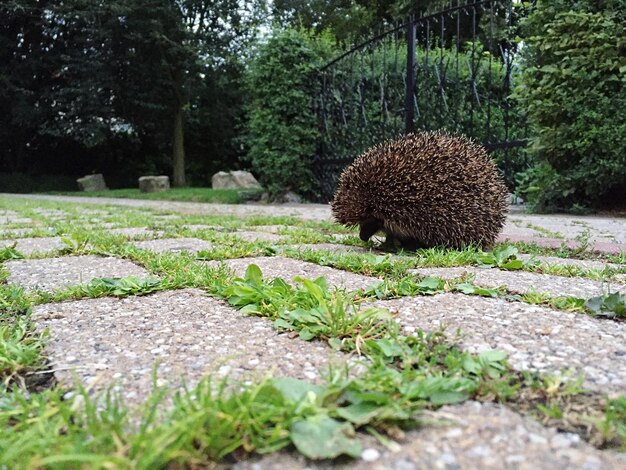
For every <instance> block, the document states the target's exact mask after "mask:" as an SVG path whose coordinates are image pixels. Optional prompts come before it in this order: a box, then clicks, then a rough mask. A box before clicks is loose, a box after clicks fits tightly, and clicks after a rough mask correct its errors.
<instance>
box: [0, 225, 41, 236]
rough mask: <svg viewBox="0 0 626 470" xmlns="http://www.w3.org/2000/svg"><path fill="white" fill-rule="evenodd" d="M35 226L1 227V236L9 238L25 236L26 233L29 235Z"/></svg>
mask: <svg viewBox="0 0 626 470" xmlns="http://www.w3.org/2000/svg"><path fill="white" fill-rule="evenodd" d="M33 230H34V227H32V228H5V229H3V228H0V238H8V237H23V236H24V235H28V234H30V233H32V231H33Z"/></svg>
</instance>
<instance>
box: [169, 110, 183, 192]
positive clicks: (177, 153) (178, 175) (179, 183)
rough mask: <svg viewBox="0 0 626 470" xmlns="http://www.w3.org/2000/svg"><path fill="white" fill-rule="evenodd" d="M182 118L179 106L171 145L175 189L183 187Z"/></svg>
mask: <svg viewBox="0 0 626 470" xmlns="http://www.w3.org/2000/svg"><path fill="white" fill-rule="evenodd" d="M183 117H184V111H183V107H182V106H180V107H179V108H178V109H177V110H176V115H175V116H174V142H173V145H172V159H173V163H174V175H173V176H174V178H173V181H172V186H174V187H176V188H181V187H184V186H185V142H184V139H185V134H184V130H183Z"/></svg>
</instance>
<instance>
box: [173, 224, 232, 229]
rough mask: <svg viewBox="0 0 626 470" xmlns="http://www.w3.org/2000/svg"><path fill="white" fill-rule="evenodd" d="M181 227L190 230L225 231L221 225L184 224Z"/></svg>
mask: <svg viewBox="0 0 626 470" xmlns="http://www.w3.org/2000/svg"><path fill="white" fill-rule="evenodd" d="M181 227H182V228H186V229H189V230H223V228H222V227H220V226H219V225H204V224H191V225H189V224H183V225H181Z"/></svg>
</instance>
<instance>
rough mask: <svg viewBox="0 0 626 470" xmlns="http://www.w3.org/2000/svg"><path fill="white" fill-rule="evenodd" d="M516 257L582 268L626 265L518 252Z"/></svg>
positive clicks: (614, 267)
mask: <svg viewBox="0 0 626 470" xmlns="http://www.w3.org/2000/svg"><path fill="white" fill-rule="evenodd" d="M516 256H517V258H518V259H521V260H524V261H528V260H531V259H534V260H537V261H538V262H539V263H541V264H547V265H557V266H558V265H561V266H578V267H579V268H583V269H604V268H611V269H620V268H626V265H619V264H614V263H607V262H605V261H601V260H593V259H572V258H559V257H558V256H541V255H527V254H518V255H516Z"/></svg>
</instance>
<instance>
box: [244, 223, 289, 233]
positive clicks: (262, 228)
mask: <svg viewBox="0 0 626 470" xmlns="http://www.w3.org/2000/svg"><path fill="white" fill-rule="evenodd" d="M245 228H246V229H248V230H255V231H258V232H268V233H278V232H280V231H282V230H285V229H287V228H293V227H292V226H289V225H248V226H246V227H245Z"/></svg>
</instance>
